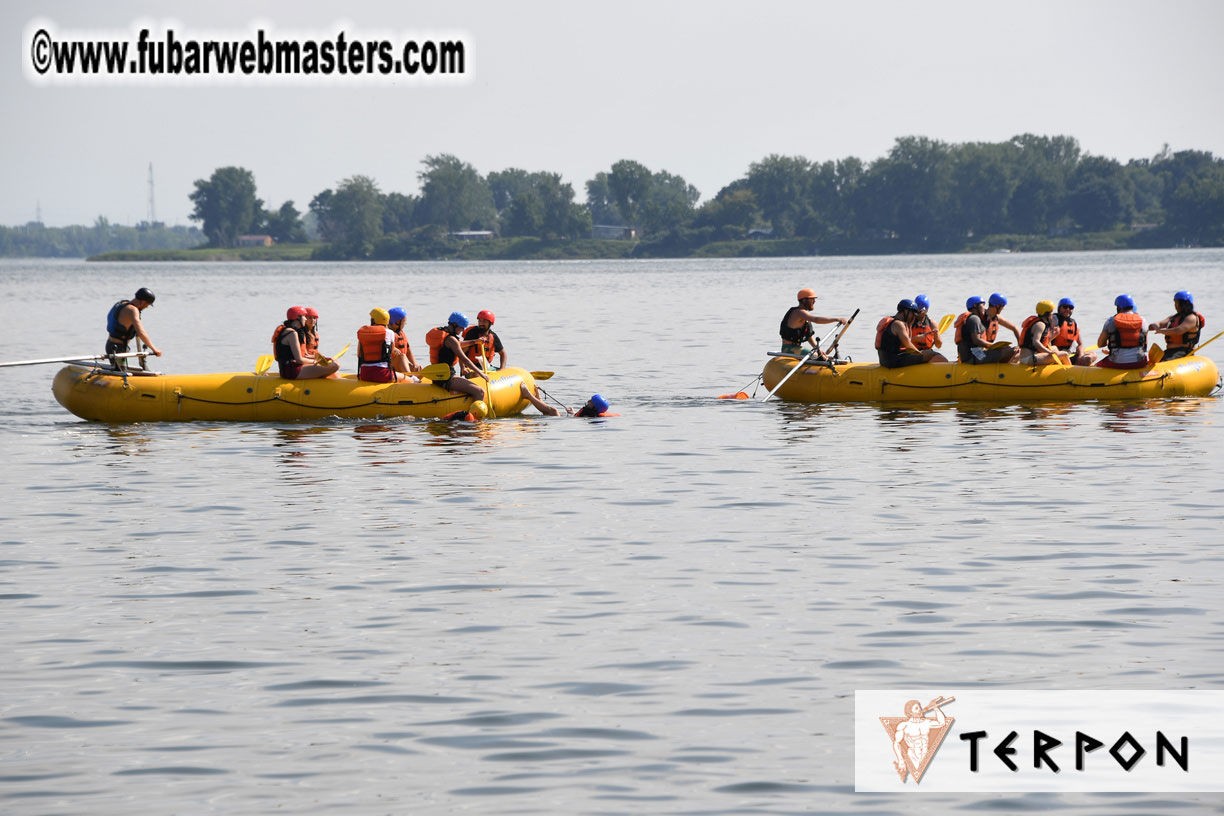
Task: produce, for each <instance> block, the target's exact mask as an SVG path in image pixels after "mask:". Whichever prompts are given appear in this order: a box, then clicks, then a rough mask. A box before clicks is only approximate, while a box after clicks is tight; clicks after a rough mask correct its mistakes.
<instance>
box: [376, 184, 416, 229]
mask: <svg viewBox="0 0 1224 816" xmlns="http://www.w3.org/2000/svg"><path fill="white" fill-rule="evenodd" d="M419 202H420V199H419V198H417V197H416V196H413V195H404V194H403V193H388V194H387V195H386V197H385V198H384V199H383V215H382V231H383V233H384V234H386V235H395V234H396V233H402V232H411V231H412V230H413V229H414V228H415V226H416V222H415V221H414V220H413V218H414V216H415V213H416V206H417V204H418V203H419Z"/></svg>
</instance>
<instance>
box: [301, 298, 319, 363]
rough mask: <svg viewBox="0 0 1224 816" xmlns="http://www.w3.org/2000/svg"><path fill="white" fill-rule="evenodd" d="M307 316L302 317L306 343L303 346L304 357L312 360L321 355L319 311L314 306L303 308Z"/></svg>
mask: <svg viewBox="0 0 1224 816" xmlns="http://www.w3.org/2000/svg"><path fill="white" fill-rule="evenodd" d="M302 308H303V309H305V310H306V314H305V315H304V316H303V317H302V327H303V329H304V336H305V337H306V342H305V343H304V344H302V351H303V355H302V356H303V357H305V358H306V359H307V360H310V359H312V358H314V357H317V356H318V355H319V311H318V310H317V309H315V308H314V307H313V306H303V307H302Z"/></svg>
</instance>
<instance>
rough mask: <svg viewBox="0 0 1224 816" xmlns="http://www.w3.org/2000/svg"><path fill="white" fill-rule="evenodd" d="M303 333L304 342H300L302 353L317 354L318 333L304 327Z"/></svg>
mask: <svg viewBox="0 0 1224 816" xmlns="http://www.w3.org/2000/svg"><path fill="white" fill-rule="evenodd" d="M303 334H305V335H306V342H305V343H303V344H302V354H303V355H314V354H317V353H318V352H319V333H318V332H317V331H313V330H311V329H306V330H305V331H304V332H303Z"/></svg>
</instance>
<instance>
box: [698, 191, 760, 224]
mask: <svg viewBox="0 0 1224 816" xmlns="http://www.w3.org/2000/svg"><path fill="white" fill-rule="evenodd" d="M729 189H730V188H729V187H724V188H723V190H722V191H721V192H719V194H718V196H717V197H715V198H712V199H710V200H709V201H707V202H706V203H705V204H702V205H701V207H700V208H698V210H697V213H696V217H695V219H694V225H695V226H697V227H739V228H740V229H743V230H748V229H751V228H752V226H753V225H754V224H755V223H756V221H757V218H758V217H760V214H761V208H760V207H758V206H757V203H756V194H755V193H753V192H752V191H751V190H749V189H746V188H741V189H736V190H731V191H730V192H728V190H729Z"/></svg>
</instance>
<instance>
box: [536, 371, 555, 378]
mask: <svg viewBox="0 0 1224 816" xmlns="http://www.w3.org/2000/svg"><path fill="white" fill-rule="evenodd" d="M554 373H555V372H553V371H533V372H531V376H532V378H533V379H536V380H550V379H552V375H553V374H554Z"/></svg>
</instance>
